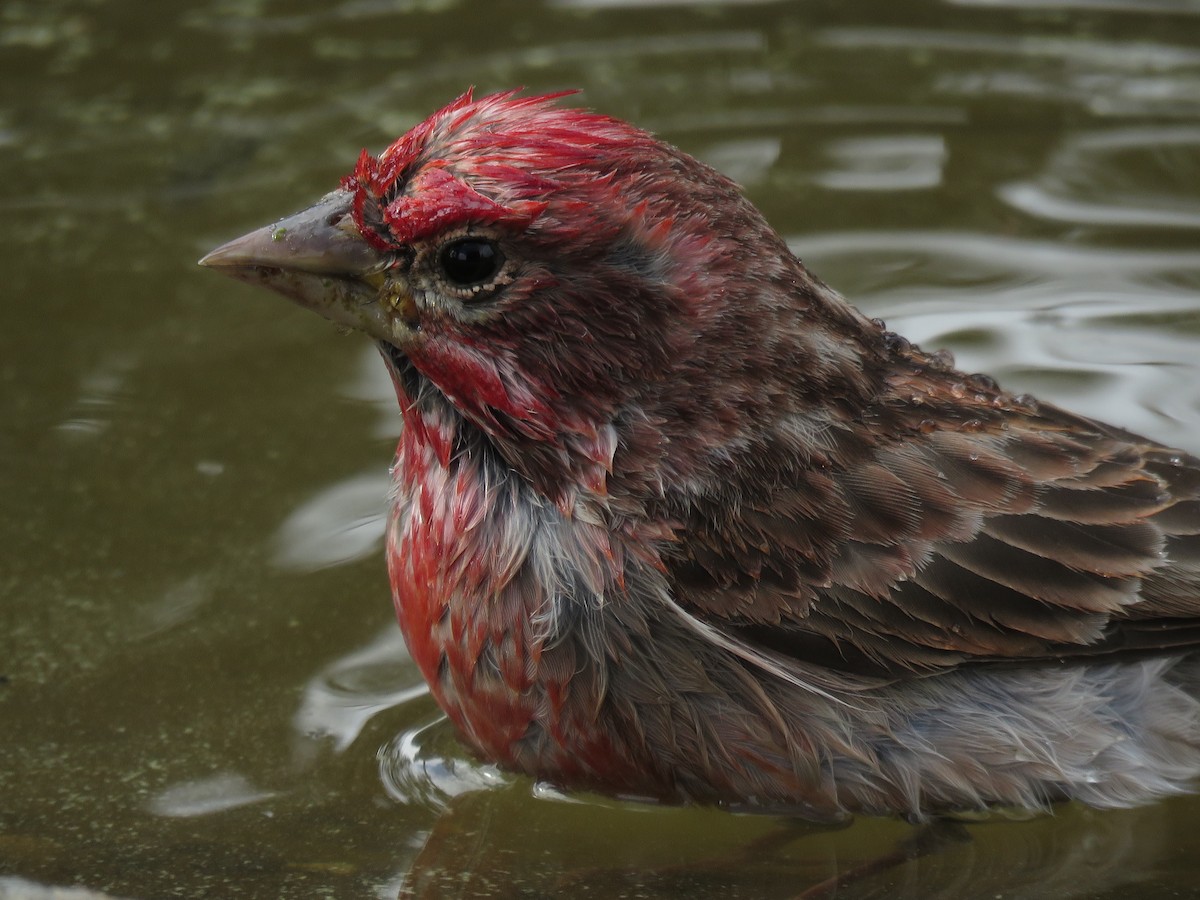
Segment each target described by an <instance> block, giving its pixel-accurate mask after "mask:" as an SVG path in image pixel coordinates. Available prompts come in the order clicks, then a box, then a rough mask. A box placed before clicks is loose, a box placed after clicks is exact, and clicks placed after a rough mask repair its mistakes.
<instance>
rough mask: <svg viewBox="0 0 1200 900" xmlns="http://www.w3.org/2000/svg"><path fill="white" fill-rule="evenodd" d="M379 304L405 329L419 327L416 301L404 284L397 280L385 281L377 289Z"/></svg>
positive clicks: (412, 329) (413, 329)
mask: <svg viewBox="0 0 1200 900" xmlns="http://www.w3.org/2000/svg"><path fill="white" fill-rule="evenodd" d="M379 305H380V306H381V307H383V309H384V311H385V312H386V313H387V314H388V315H389V316H390V318H391V320H392V321H393V322H394V323H396V324H399V325H401V326H402V327H403V329H404V330H405V331H415V330H416V329H418V328H420V327H421V314H420V310H418V308H417V301H416V300H415V299H414V298H413V295H412V291H410V290H409V289H408V287H407V286H406V285H404V284H401V283H400V282H398V281H391V280H389V281H385V282H384V284H383V285H382V286H381V287H380V289H379Z"/></svg>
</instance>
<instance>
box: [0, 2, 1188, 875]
mask: <svg viewBox="0 0 1200 900" xmlns="http://www.w3.org/2000/svg"><path fill="white" fill-rule="evenodd" d="M469 84H476V85H478V86H479V87H480V89H482V90H491V89H496V88H503V87H510V86H514V85H519V84H524V85H528V86H529V87H531V88H534V89H539V90H540V89H557V88H561V87H568V86H577V87H581V88H583V89H584V90H585V93H584V95H583V98H582V100H583V102H585V103H587V104H589V105H592V106H594V107H597V108H599V109H601V110H603V111H605V112H608V113H612V114H615V115H618V116H623V117H626V118H630V119H633V120H635V121H636V122H638V123H639V124H641V125H643V126H646V127H648V128H651V129H652V130H655V131H657V132H658V133H659V134H660V135H662V136H664V137H665V138H667V139H668V140H671V141H672V142H674V143H676V144H679V145H680V146H682V147H684V148H685V149H687V150H689V151H691V152H693V153H695V154H697V155H699V156H701V157H702V158H705V159H707V160H709V161H710V162H713V163H714V164H716V165H717V166H719V167H721V168H723V169H724V170H725V171H727V172H729V173H730V174H732V175H733V176H734V177H736V178H738V179H739V180H740V181H741V182H742V183H743V184H744V185H745V186H746V189H747V191H748V192H749V194H750V195H751V196H752V197H753V199H754V200H755V201H756V202H758V203H759V204H760V205H761V206H762V207H763V209H764V210H765V212H766V213H767V214H768V216H769V217H770V218H771V220H772V221H773V222H774V223H775V224H776V225H777V226H778V228H779V229H780V230H781V231H782V232H783V233H784V234H786V235H788V236H789V237H790V238H792V239H793V244H794V246H795V248H796V249H797V251H798V252H800V253H801V255H802V256H804V257H805V258H806V260H808V262H809V263H810V264H811V266H812V267H813V268H814V269H815V270H816V271H817V272H818V273H820V274H821V275H822V276H823V277H824V278H825V279H826V280H828V281H830V282H831V283H833V284H835V285H836V286H838V287H839V288H840V289H841V290H842V291H843V292H845V293H846V294H847V295H848V296H850V297H851V298H852V299H854V300H856V301H857V302H858V303H859V304H860V305H861V306H863V307H864V308H865V309H867V310H868V311H869V312H870V314H872V315H879V316H884V317H886V318H887V319H888V321H889V323H890V324H892V325H893V326H894V327H897V328H898V329H899V330H901V331H903V332H905V333H906V334H907V335H908V336H909V337H911V338H913V339H915V340H918V341H919V342H921V343H922V344H923V345H926V346H927V347H936V346H947V347H950V348H951V349H953V350H954V351H955V352H956V353H957V354H958V357H959V361H960V363H962V365H963V366H964V367H965V368H967V369H970V370H986V371H990V372H992V373H994V374H995V375H997V376H998V377H1000V378H1001V379H1002V381H1003V382H1004V383H1005V384H1006V386H1009V387H1012V388H1014V389H1017V390H1021V391H1026V390H1028V391H1034V392H1037V393H1039V394H1041V395H1043V396H1046V397H1047V398H1050V399H1053V400H1056V401H1058V402H1060V403H1063V404H1066V405H1069V406H1072V407H1074V408H1077V409H1079V410H1081V411H1083V412H1087V413H1090V414H1094V415H1099V416H1102V417H1104V418H1107V419H1110V420H1113V421H1116V422H1119V423H1121V424H1124V425H1126V426H1128V427H1132V428H1134V429H1137V430H1140V431H1143V432H1145V433H1148V434H1151V435H1153V436H1155V437H1157V438H1160V439H1163V440H1166V441H1169V442H1174V443H1177V444H1180V445H1182V446H1185V447H1188V448H1190V449H1192V450H1198V449H1200V352H1197V341H1198V340H1200V3H1198V2H1195V0H1149V2H1135V0H1062V2H1059V3H1053V2H1045V3H1043V2H1033V0H957V2H941V3H939V2H932V0H909V2H904V3H897V2H893V0H879V2H873V3H865V2H863V3H839V2H809V3H789V2H736V3H718V2H712V3H697V4H690V3H681V2H668V0H662V2H658V3H654V2H635V0H557V2H545V3H533V2H522V3H518V2H515V0H501V2H494V3H488V4H482V3H467V2H465V0H462V2H454V0H425V2H421V0H408V2H404V0H343V2H328V0H320V2H318V0H301V2H290V3H284V2H282V0H275V2H269V0H224V2H222V0H209V2H204V0H196V2H190V3H178V4H167V3H151V2H142V3H138V2H134V0H125V2H100V0H92V2H89V0H5V2H4V3H3V4H2V5H0V213H2V214H0V423H2V424H0V503H2V504H3V515H2V516H0V676H3V677H2V679H0V876H5V875H7V876H20V877H22V878H27V879H31V880H34V881H37V882H41V883H44V884H57V885H68V884H81V885H86V886H87V887H90V888H92V889H95V890H103V891H107V892H110V893H112V894H114V895H117V896H121V897H128V898H157V897H169V896H181V897H200V896H220V897H319V896H336V897H395V896H396V894H397V892H398V891H399V890H400V888H401V885H402V884H407V885H408V886H409V888H410V889H411V890H413V891H414V892H415V893H417V894H418V895H421V896H430V897H444V896H464V897H476V896H495V897H538V896H555V895H562V896H591V897H618V896H620V897H657V896H664V897H666V896H671V897H675V896H680V897H722V898H724V897H788V896H794V895H796V894H797V893H799V892H800V891H802V890H803V889H805V888H806V887H808V886H810V885H813V884H816V883H818V882H820V881H822V880H823V879H826V878H828V877H829V876H831V875H833V874H834V873H836V872H838V871H845V870H846V869H848V868H852V867H853V866H855V865H856V864H858V863H860V862H862V861H865V860H868V859H871V858H874V857H877V856H879V855H880V854H883V853H887V852H890V851H891V850H892V848H893V847H894V845H895V842H896V841H897V840H899V839H902V838H903V837H905V836H906V835H907V834H908V829H907V828H906V827H904V826H903V825H901V824H899V823H896V822H888V821H879V820H869V819H867V820H860V821H858V822H857V823H855V824H854V825H853V826H852V827H850V828H848V829H845V830H841V831H828V830H822V829H819V828H815V827H814V828H810V829H807V830H805V829H797V835H798V839H797V840H796V841H794V842H793V843H791V844H789V845H788V846H787V847H785V848H784V849H783V850H781V851H779V852H777V853H774V854H769V853H766V852H764V851H762V850H761V847H758V846H757V845H754V844H753V842H754V841H755V840H759V839H766V838H768V837H769V836H770V835H772V834H774V833H775V832H776V831H777V830H778V828H779V826H780V823H779V822H777V821H774V820H771V819H768V818H746V817H737V816H732V815H726V814H722V813H719V812H715V811H702V810H672V809H648V808H645V807H638V806H633V805H624V804H620V803H617V802H614V801H602V800H597V799H595V798H578V797H577V798H563V797H559V796H556V795H553V794H549V793H547V792H545V791H543V790H540V789H537V788H536V787H535V786H534V785H533V784H532V783H530V782H528V781H525V780H522V779H514V778H509V777H507V776H502V775H499V774H497V773H496V772H493V771H491V770H490V769H488V768H486V767H480V766H479V765H478V764H476V763H474V762H472V761H471V760H469V759H468V758H467V757H466V756H465V755H464V753H463V752H462V750H461V749H460V748H459V747H458V746H457V745H456V743H455V742H454V740H453V737H452V735H451V734H450V733H449V732H448V730H447V729H446V728H445V726H444V725H442V724H439V720H438V717H437V714H436V710H435V709H434V707H433V704H432V703H431V701H430V700H429V699H428V697H427V696H426V695H425V694H424V691H423V690H422V688H421V684H420V679H419V676H418V675H417V673H416V671H415V669H414V668H413V666H412V665H411V664H410V663H409V662H408V661H407V657H406V655H405V653H404V651H403V648H402V646H401V644H400V641H399V638H398V636H397V634H396V632H395V629H394V626H393V624H392V613H391V604H390V602H389V597H388V591H387V585H386V581H385V577H384V573H383V563H382V557H381V554H380V552H379V549H380V548H379V535H380V531H381V518H380V515H381V508H382V502H383V490H384V486H385V482H386V469H387V465H388V463H389V461H390V455H391V446H392V444H393V442H394V436H395V432H396V428H397V421H396V416H395V414H394V412H393V410H392V404H391V399H390V397H389V395H388V389H387V385H386V383H385V380H384V377H383V374H382V371H381V369H380V367H379V365H377V363H376V361H375V359H374V357H373V352H372V351H371V350H370V348H369V347H367V346H366V344H365V342H364V341H362V340H358V339H355V338H347V337H342V336H339V335H338V334H336V333H335V332H333V331H332V330H331V329H330V328H329V327H328V326H326V325H324V324H323V323H322V322H320V321H319V320H317V319H316V318H314V317H312V316H311V315H310V314H307V313H304V312H302V311H300V310H298V309H293V308H292V307H290V306H289V305H287V304H286V303H284V302H282V301H279V300H277V299H275V298H273V297H271V296H269V295H267V294H265V293H256V292H254V291H252V290H251V289H249V288H243V287H240V286H237V285H235V284H232V283H229V282H227V281H225V280H223V279H221V278H219V277H217V276H216V275H214V274H212V273H211V272H205V271H202V270H199V269H197V268H196V267H195V260H196V259H197V258H198V257H199V256H200V255H201V254H202V253H203V252H204V251H206V250H207V249H209V248H211V247H212V246H214V245H215V244H216V243H218V242H219V241H221V240H223V239H225V238H228V237H231V236H233V235H236V234H238V233H241V232H242V231H245V230H247V229H248V228H250V227H251V226H255V225H259V224H263V223H265V222H266V221H269V220H271V219H272V218H274V217H276V216H277V215H281V214H283V213H286V212H290V211H292V210H294V209H296V208H298V207H300V206H303V205H305V204H306V203H307V201H309V200H311V199H314V198H315V197H317V196H318V195H320V194H321V193H322V192H324V191H325V190H326V189H328V188H329V187H331V186H332V185H333V184H334V183H335V181H336V179H337V178H338V177H339V176H340V175H342V174H343V173H344V172H345V171H346V170H347V169H348V168H349V167H350V165H351V164H352V162H353V160H354V158H355V156H356V154H357V153H358V150H359V149H360V148H361V147H363V146H368V147H371V148H372V149H379V148H380V147H382V146H383V145H384V144H385V143H386V142H387V141H389V140H390V139H391V138H393V137H394V136H395V135H396V134H398V133H399V132H400V131H402V130H403V129H405V128H406V127H407V126H409V125H411V124H413V123H414V122H416V121H417V120H418V119H420V118H421V117H423V116H424V115H425V114H427V113H428V112H430V111H431V110H433V109H434V108H436V107H437V106H439V105H441V104H442V103H443V102H445V101H447V100H448V99H450V98H451V97H453V96H455V95H456V94H457V93H459V92H460V91H461V90H462V89H463V88H464V87H466V86H467V85H469ZM970 831H971V837H972V840H971V841H970V842H964V843H958V844H954V845H952V846H950V847H948V848H947V849H945V850H944V851H943V852H942V853H940V854H938V855H936V856H933V857H927V858H925V859H922V860H919V861H916V862H911V863H909V864H907V865H904V866H901V867H899V868H895V869H893V870H891V871H889V872H886V873H883V874H880V875H877V876H875V877H873V878H868V879H865V880H863V881H861V882H859V883H858V884H857V885H855V886H854V887H852V888H848V889H847V890H845V891H843V892H842V893H841V894H839V897H854V898H862V897H880V898H883V897H889V898H890V897H905V898H930V897H944V898H959V897H981V898H982V897H987V898H996V897H1003V898H1017V897H1020V898H1035V897H1079V898H1083V897H1088V898H1102V897H1113V898H1116V897H1121V898H1131V897H1132V898H1177V897H1197V896H1200V853H1198V852H1197V850H1200V837H1197V835H1198V834H1200V799H1195V798H1182V799H1178V800H1174V801H1170V802H1165V803H1161V804H1158V805H1155V806H1151V807H1147V808H1143V809H1140V810H1134V811H1128V812H1112V813H1097V812H1091V811H1087V810H1082V809H1076V808H1073V807H1067V808H1064V809H1062V810H1060V811H1059V813H1058V814H1057V815H1056V816H1054V817H1052V818H1043V819H1039V820H1035V821H1032V822H1025V823H1013V824H989V825H983V826H976V827H973V828H971V829H970ZM739 855H740V857H739ZM4 884H8V885H11V884H12V882H0V893H2V892H3V891H4V890H5V889H6V888H5V887H3V885H4ZM7 889H9V890H13V891H16V890H17V889H16V888H11V887H9V888H7Z"/></svg>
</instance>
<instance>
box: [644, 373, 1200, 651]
mask: <svg viewBox="0 0 1200 900" xmlns="http://www.w3.org/2000/svg"><path fill="white" fill-rule="evenodd" d="M960 388H961V385H954V387H953V389H947V390H940V391H933V392H931V394H930V397H928V398H926V400H925V405H924V406H922V408H921V409H919V410H916V411H914V409H913V408H912V407H911V405H910V404H907V403H899V402H897V403H893V404H891V405H888V404H884V405H883V406H881V407H880V408H879V409H877V410H874V411H873V413H872V415H871V417H870V421H871V425H870V427H868V426H867V425H866V424H863V422H861V421H860V422H858V423H854V424H853V425H852V426H850V427H845V428H842V429H840V430H839V431H838V432H837V433H836V434H834V435H832V436H829V437H828V438H827V444H828V445H829V450H828V452H826V453H823V454H814V453H812V451H811V449H809V450H808V451H807V452H806V453H805V454H798V453H797V448H796V446H795V441H794V440H793V439H792V438H791V437H790V436H789V435H790V433H791V432H789V430H788V429H787V428H785V427H782V426H781V427H777V428H776V429H775V430H774V431H773V432H771V433H770V434H769V435H767V436H765V437H764V438H763V439H762V440H760V441H758V442H756V443H755V444H754V445H753V446H751V447H749V448H747V450H746V452H745V453H744V454H743V456H742V458H741V459H738V460H735V461H734V469H735V470H736V473H735V474H734V475H732V476H731V478H730V480H728V481H725V482H723V483H722V485H721V487H720V489H719V490H715V491H712V492H710V493H709V494H706V495H704V496H702V497H700V498H699V499H698V500H690V501H689V502H688V504H687V506H686V507H684V508H676V509H675V510H673V514H674V515H675V518H676V521H678V522H680V523H681V527H680V528H679V529H678V531H677V536H678V540H677V542H676V544H675V545H674V546H673V547H672V548H671V550H670V552H669V555H668V559H667V560H666V565H667V571H668V576H669V578H670V579H671V582H672V586H673V588H674V591H675V596H676V597H677V598H678V600H679V602H680V603H681V605H683V606H684V607H685V608H686V609H687V610H688V611H689V612H691V613H692V614H693V615H695V616H697V617H699V618H701V619H703V620H705V621H706V622H707V623H709V624H710V625H717V626H719V627H721V628H724V629H726V630H728V631H730V632H733V633H735V634H736V635H738V636H739V638H740V639H742V640H744V641H749V642H750V643H752V644H754V645H758V646H761V647H765V648H769V649H770V650H772V651H774V652H776V653H781V654H784V655H786V656H789V657H793V658H797V659H802V660H805V661H808V662H815V663H819V664H822V665H825V666H829V667H832V668H836V669H842V670H846V671H850V672H858V673H863V674H868V673H869V674H888V673H898V672H903V671H928V670H933V669H938V668H942V667H947V666H954V665H958V664H961V663H963V662H966V661H972V660H1014V661H1015V660H1036V659H1051V658H1062V657H1068V656H1098V655H1102V654H1112V653H1119V652H1131V651H1148V650H1162V649H1166V648H1172V647H1193V646H1200V460H1198V459H1197V458H1195V457H1193V456H1190V455H1188V454H1186V453H1182V452H1179V451H1176V450H1170V449H1167V448H1165V447H1162V446H1159V445H1157V444H1154V443H1153V442H1150V441H1147V440H1145V439H1143V438H1140V437H1137V436H1136V435H1133V434H1130V433H1128V432H1125V431H1122V430H1120V429H1116V428H1112V427H1109V426H1106V425H1103V424H1101V423H1098V422H1095V421H1092V420H1089V419H1085V418H1082V417H1079V416H1075V415H1072V414H1070V413H1067V412H1065V411H1063V410H1060V409H1057V408H1055V407H1053V406H1049V405H1044V404H1036V403H1033V402H1031V401H1024V400H1018V399H1016V398H1012V397H1011V396H1010V395H1007V394H1003V393H1001V392H998V391H993V392H988V395H987V400H988V402H986V403H984V404H982V405H980V404H978V403H976V404H975V405H969V404H963V403H960V402H959V401H958V399H957V398H956V396H955V395H956V394H958V395H960V396H961V390H960ZM931 399H932V402H933V404H934V407H935V408H932V409H931V408H930V407H929V402H930V400H931ZM932 422H937V423H939V424H938V425H937V426H936V427H934V426H932V425H931V423H932ZM794 431H795V429H792V432H794Z"/></svg>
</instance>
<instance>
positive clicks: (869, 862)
mask: <svg viewBox="0 0 1200 900" xmlns="http://www.w3.org/2000/svg"><path fill="white" fill-rule="evenodd" d="M642 812H643V814H642V815H641V816H629V815H628V814H626V815H620V814H619V812H618V811H617V810H616V809H615V808H614V807H612V806H611V805H606V804H603V803H595V802H593V803H591V804H588V805H587V806H585V807H580V806H578V805H571V804H563V803H560V802H557V801H533V802H530V801H528V800H526V799H523V798H521V797H520V796H518V795H517V792H515V791H514V790H512V789H508V790H492V791H487V792H478V793H469V794H462V795H459V796H457V797H455V798H453V799H452V800H451V801H450V802H449V803H448V804H447V806H446V809H445V811H444V812H443V813H442V814H441V815H440V816H439V818H438V820H437V822H436V823H435V825H434V826H433V828H432V829H431V830H430V832H429V833H428V835H427V836H426V837H425V839H424V842H423V844H422V848H421V852H420V853H419V854H418V855H417V857H416V858H415V860H414V861H413V862H412V864H411V867H410V868H409V869H408V870H407V872H406V873H405V874H404V875H403V881H402V888H401V890H400V892H399V896H400V897H403V898H437V897H443V896H447V895H448V894H450V893H453V892H455V891H462V894H457V893H455V896H461V895H474V894H478V895H486V896H494V895H496V896H507V895H508V893H507V887H506V886H511V885H514V884H520V885H522V886H523V889H524V890H526V891H534V892H536V893H539V894H542V893H544V894H548V895H554V896H566V895H577V894H578V892H579V891H580V890H582V889H584V888H586V890H587V891H588V893H589V895H590V896H598V897H619V896H654V897H659V896H661V897H668V896H669V897H678V896H687V897H695V898H707V897H714V898H725V897H728V896H730V895H731V892H733V893H735V894H737V895H739V896H754V897H790V898H805V897H811V898H817V897H821V898H829V897H833V896H836V897H837V898H838V900H883V898H888V900H961V898H996V897H1003V898H1005V900H1039V898H1046V897H1055V898H1083V897H1096V896H1101V895H1103V896H1109V895H1110V892H1114V891H1115V892H1119V891H1121V890H1122V888H1123V887H1128V886H1132V885H1135V884H1137V883H1139V882H1142V881H1144V880H1145V879H1146V878H1147V876H1148V875H1149V874H1150V873H1152V872H1155V871H1156V870H1157V869H1158V868H1159V867H1160V866H1161V865H1162V864H1163V863H1164V861H1165V860H1166V858H1167V857H1168V856H1169V851H1168V850H1167V849H1165V848H1166V847H1167V846H1169V829H1170V822H1169V819H1167V818H1166V817H1164V816H1163V815H1162V814H1161V813H1156V812H1154V811H1140V812H1139V811H1132V812H1117V813H1109V814H1102V815H1101V814H1095V813H1091V812H1088V811H1085V810H1079V809H1075V808H1066V809H1064V810H1061V811H1060V817H1059V818H1058V819H1055V820H1042V821H1034V822H1023V823H1019V824H983V825H976V826H970V827H969V828H967V829H964V830H961V831H957V832H956V831H954V830H953V829H945V832H944V833H943V834H942V835H940V836H939V837H937V838H936V839H935V840H934V842H933V843H932V846H933V849H932V850H931V851H930V852H928V853H927V854H925V855H914V856H913V857H912V858H908V859H904V858H900V859H895V860H892V861H891V862H890V863H889V864H885V863H884V862H883V861H884V860H885V859H886V858H887V857H890V856H894V855H897V854H899V855H900V856H902V857H903V855H904V854H905V852H906V851H905V849H904V848H906V847H909V848H911V842H913V841H914V839H915V838H924V836H921V835H919V834H918V833H917V830H916V829H914V828H912V827H909V826H903V825H898V824H896V823H873V824H869V825H868V824H863V823H860V824H858V825H856V826H855V827H853V828H850V829H846V830H830V829H823V828H819V827H816V826H810V825H804V824H802V823H797V822H787V821H779V820H765V821H763V820H759V821H755V820H753V819H747V818H745V817H735V816H728V815H724V814H721V813H715V812H707V813H704V812H697V811H692V810H674V809H663V808H651V807H647V808H645V809H643V811H642ZM514 821H519V823H520V825H519V827H514ZM614 828H616V829H619V830H618V831H617V832H616V834H619V836H614V830H613V829H614ZM907 852H911V849H910V850H909V851H907ZM531 857H537V858H539V859H541V860H543V861H542V862H541V863H539V864H531ZM873 868H874V869H876V871H872V869H873ZM531 873H536V874H531ZM856 876H857V877H856ZM835 884H836V885H837V886H836V887H834V885H835ZM1114 895H1115V894H1114ZM1180 896H1190V894H1186V893H1185V894H1183V895H1180Z"/></svg>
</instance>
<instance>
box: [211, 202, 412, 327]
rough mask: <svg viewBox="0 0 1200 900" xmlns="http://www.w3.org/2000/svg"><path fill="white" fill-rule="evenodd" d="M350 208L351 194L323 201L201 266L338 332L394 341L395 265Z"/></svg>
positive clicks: (238, 241)
mask: <svg viewBox="0 0 1200 900" xmlns="http://www.w3.org/2000/svg"><path fill="white" fill-rule="evenodd" d="M351 201H352V195H351V194H350V192H349V191H343V190H337V191H334V192H332V193H330V194H326V195H325V196H324V197H322V198H321V200H320V201H318V202H317V203H316V205H314V206H310V207H309V208H308V209H306V210H304V211H303V212H298V213H296V214H295V215H294V216H289V217H288V218H286V219H281V220H280V221H278V222H276V223H275V224H273V225H268V226H266V227H265V228H259V229H258V230H257V231H251V232H250V233H249V234H245V235H242V237H240V238H235V239H234V240H232V241H230V242H229V243H227V244H222V245H221V246H220V247H218V248H217V249H216V250H213V251H212V252H211V253H209V254H208V255H207V256H205V257H204V258H203V259H201V260H200V265H202V266H208V267H209V268H213V269H217V270H219V271H220V272H222V273H223V274H225V275H228V276H230V277H231V278H236V279H238V280H239V281H245V282H247V283H249V284H258V285H262V286H263V287H266V288H269V289H270V290H273V291H276V292H278V293H280V294H283V295H284V296H286V297H289V298H290V299H292V300H294V301H296V302H297V303H299V304H300V305H301V306H304V307H306V308H307V309H311V310H313V311H314V312H316V313H319V314H320V315H322V316H324V317H325V318H327V319H329V320H331V321H333V322H336V323H338V324H340V325H348V326H350V327H352V328H357V329H360V330H362V331H365V332H367V333H368V334H370V335H372V336H373V337H376V338H382V339H383V340H389V341H390V340H393V339H394V337H395V331H396V326H397V324H398V323H397V322H396V304H397V298H396V297H395V296H394V294H395V290H394V287H392V286H390V285H388V284H387V278H386V274H385V273H386V270H387V268H388V265H389V263H390V261H391V260H390V259H389V257H388V256H387V255H386V254H383V253H380V252H379V251H378V250H376V249H375V248H374V247H372V246H371V245H370V244H368V243H367V242H366V241H365V240H363V237H362V235H361V234H360V233H359V231H358V228H357V227H356V226H355V224H354V218H353V216H351V215H350V208H351ZM411 302H412V301H411V299H409V300H408V304H411Z"/></svg>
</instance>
